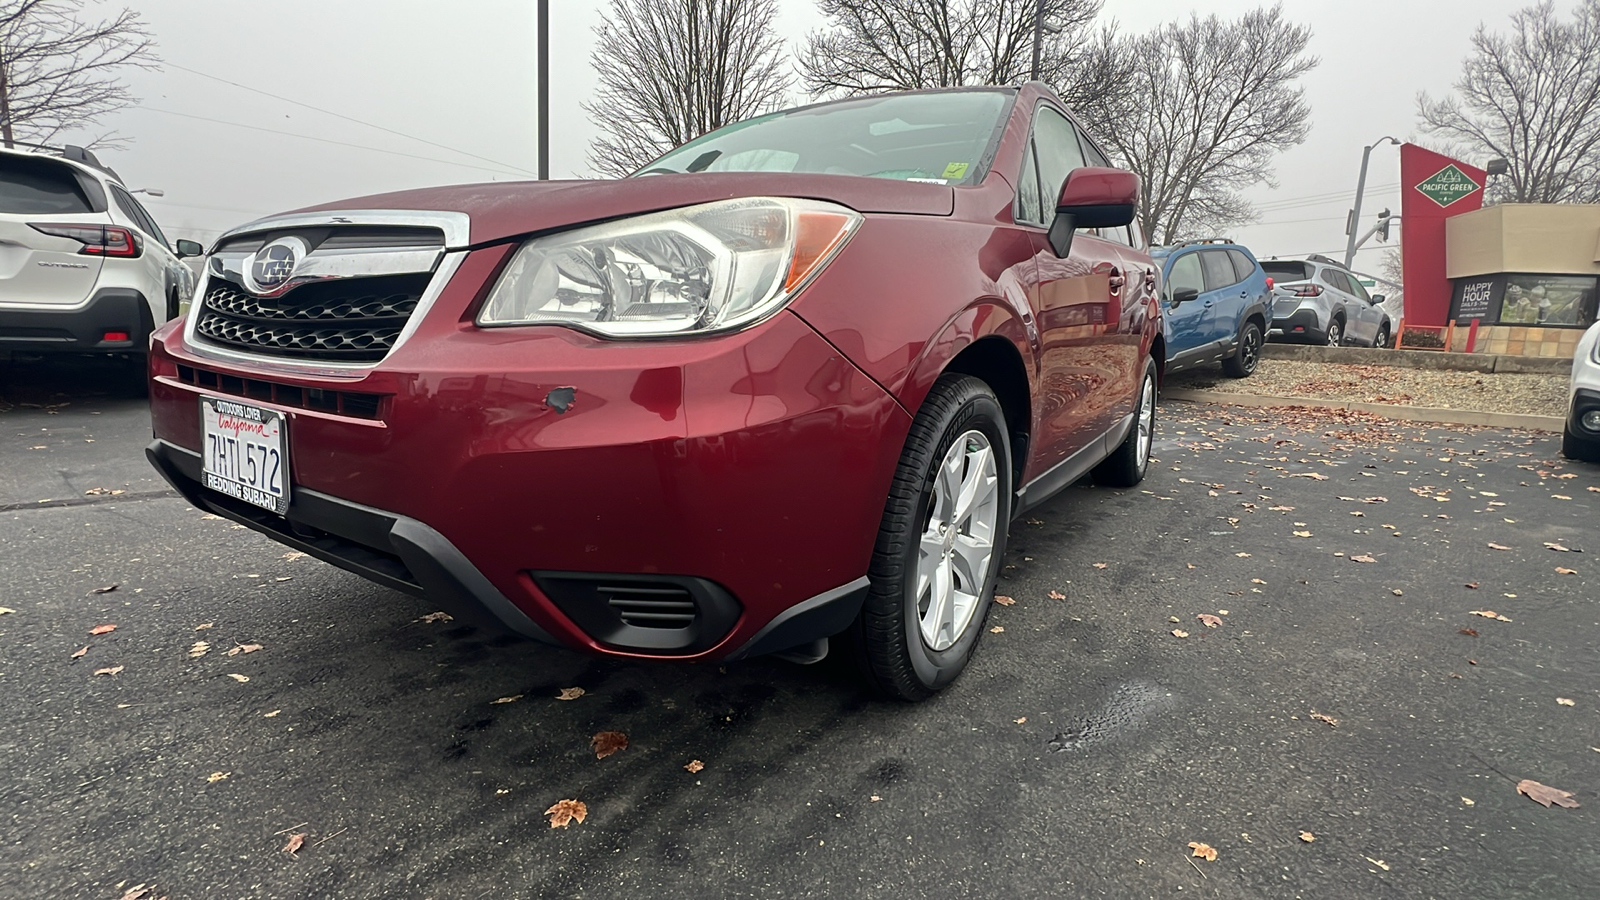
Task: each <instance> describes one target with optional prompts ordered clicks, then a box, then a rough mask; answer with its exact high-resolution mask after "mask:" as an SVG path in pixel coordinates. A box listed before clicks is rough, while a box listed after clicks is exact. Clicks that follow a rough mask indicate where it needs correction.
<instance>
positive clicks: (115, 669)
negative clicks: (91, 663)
mask: <svg viewBox="0 0 1600 900" xmlns="http://www.w3.org/2000/svg"><path fill="white" fill-rule="evenodd" d="M122 668H123V667H122V666H111V667H110V668H106V669H95V670H94V673H95V674H96V675H115V674H117V673H118V672H121V671H122Z"/></svg>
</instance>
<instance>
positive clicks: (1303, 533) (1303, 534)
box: [1294, 531, 1311, 538]
mask: <svg viewBox="0 0 1600 900" xmlns="http://www.w3.org/2000/svg"><path fill="white" fill-rule="evenodd" d="M1294 536H1295V537H1300V538H1307V537H1311V532H1309V531H1296V532H1295V533H1294Z"/></svg>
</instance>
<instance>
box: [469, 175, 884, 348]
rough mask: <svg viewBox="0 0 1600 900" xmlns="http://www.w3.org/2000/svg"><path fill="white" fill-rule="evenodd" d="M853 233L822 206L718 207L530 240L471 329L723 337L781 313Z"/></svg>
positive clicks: (840, 212) (835, 210) (754, 201)
mask: <svg viewBox="0 0 1600 900" xmlns="http://www.w3.org/2000/svg"><path fill="white" fill-rule="evenodd" d="M860 225H861V215H860V214H859V213H856V212H855V211H853V210H850V209H846V208H845V207H842V206H836V205H834V204H832V203H822V202H819V201H814V200H788V199H779V198H772V197H756V198H748V199H740V200H724V201H720V202H717V203H707V204H704V205H702V206H690V207H685V208H683V209H675V210H670V211H668V212H662V213H652V214H650V215H644V216H636V217H634V218H629V219H622V220H619V221H616V222H608V223H606V224H604V225H591V226H589V227H586V228H577V229H574V230H572V231H567V232H562V233H560V234H552V235H546V236H544V237H537V238H533V239H532V240H530V241H528V242H527V243H525V244H523V245H522V246H521V247H520V248H518V250H517V252H516V255H515V256H514V257H512V259H511V262H510V263H508V264H507V265H506V269H505V272H504V273H502V274H501V276H500V280H499V282H498V283H496V284H495V286H494V290H493V291H492V292H491V293H490V294H489V299H488V301H487V302H485V303H484V305H483V310H482V311H481V312H479V313H478V324H479V325H483V326H496V325H566V326H569V327H572V328H579V329H582V330H584V331H592V332H595V333H597V334H600V335H603V336H605V337H660V336H669V335H693V334H705V333H708V332H715V331H727V330H729V329H734V328H738V327H741V326H743V325H748V324H750V323H752V322H755V321H757V320H759V319H761V318H763V317H765V316H767V315H770V314H771V313H773V312H775V311H777V310H778V309H781V308H782V307H783V305H784V304H785V303H787V302H789V300H790V298H792V297H793V296H794V295H795V294H796V293H797V292H798V291H799V290H800V289H801V288H803V287H804V286H805V285H806V283H807V282H809V281H810V280H811V278H813V277H814V276H815V275H816V274H817V273H818V272H820V271H821V270H822V267H823V266H825V265H826V264H827V263H828V261H829V260H830V259H832V258H833V256H834V255H835V254H836V253H838V251H839V249H840V248H841V247H843V246H844V243H845V241H847V240H848V239H849V238H850V235H852V234H854V233H855V230H856V229H857V228H858V227H859V226H860Z"/></svg>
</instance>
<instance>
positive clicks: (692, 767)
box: [684, 759, 706, 775]
mask: <svg viewBox="0 0 1600 900" xmlns="http://www.w3.org/2000/svg"><path fill="white" fill-rule="evenodd" d="M705 767H706V764H705V763H703V762H701V761H700V760H698V759H691V760H689V762H688V763H687V764H686V765H685V766H684V769H686V770H687V771H688V772H689V774H690V775H693V774H695V773H696V772H699V771H700V770H701V769H704V768H705Z"/></svg>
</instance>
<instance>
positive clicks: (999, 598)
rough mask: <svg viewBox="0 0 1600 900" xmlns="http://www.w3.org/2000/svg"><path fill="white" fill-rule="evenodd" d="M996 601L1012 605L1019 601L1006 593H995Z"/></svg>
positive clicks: (1004, 604) (1003, 604)
mask: <svg viewBox="0 0 1600 900" xmlns="http://www.w3.org/2000/svg"><path fill="white" fill-rule="evenodd" d="M994 602H996V603H998V604H1000V605H1001V606H1011V605H1013V604H1015V603H1016V602H1017V601H1016V600H1014V599H1012V598H1010V597H1007V596H1006V595H1005V594H995V595H994Z"/></svg>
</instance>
